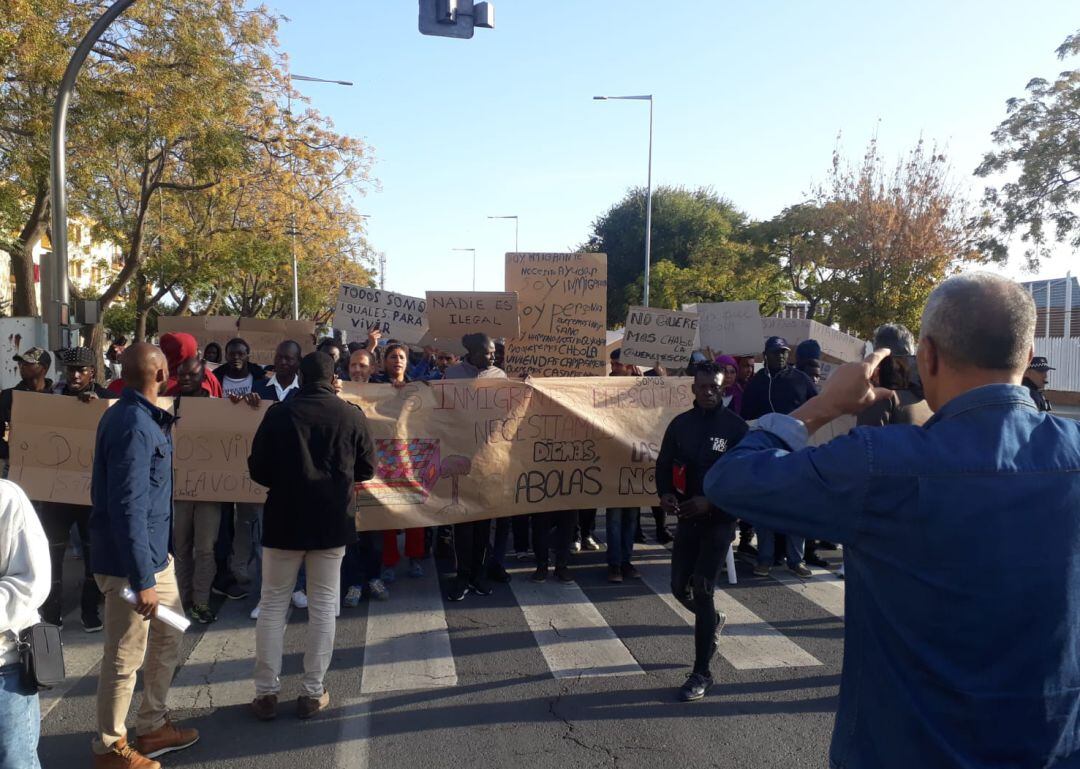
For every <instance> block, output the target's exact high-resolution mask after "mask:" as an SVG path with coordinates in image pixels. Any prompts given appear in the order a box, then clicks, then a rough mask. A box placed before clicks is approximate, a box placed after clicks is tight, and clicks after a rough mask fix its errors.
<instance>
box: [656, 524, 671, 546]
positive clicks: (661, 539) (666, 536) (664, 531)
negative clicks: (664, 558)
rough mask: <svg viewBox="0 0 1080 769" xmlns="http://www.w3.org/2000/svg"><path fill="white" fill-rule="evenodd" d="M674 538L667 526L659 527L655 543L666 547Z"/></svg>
mask: <svg viewBox="0 0 1080 769" xmlns="http://www.w3.org/2000/svg"><path fill="white" fill-rule="evenodd" d="M674 539H675V538H674V537H673V536H671V532H670V531H668V528H667V526H661V527H659V528H658V529H657V530H656V541H657V542H658V543H659V544H661V545H666V544H667V543H668V542H671V541H672V540H674Z"/></svg>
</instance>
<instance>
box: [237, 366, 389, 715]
mask: <svg viewBox="0 0 1080 769" xmlns="http://www.w3.org/2000/svg"><path fill="white" fill-rule="evenodd" d="M333 376H334V361H333V359H331V357H330V356H329V355H327V354H325V353H321V352H313V353H311V354H309V355H307V356H306V357H305V358H304V359H303V361H302V362H301V363H300V377H301V380H302V381H303V383H304V384H303V386H302V387H301V388H300V392H299V393H297V394H296V395H295V396H293V397H291V398H289V399H288V400H287V401H284V402H281V403H277V404H275V405H273V406H271V407H270V409H269V411H267V412H266V416H265V417H263V421H262V424H261V425H259V429H258V431H257V432H256V433H255V438H254V440H253V441H252V443H251V456H250V457H248V470H249V471H250V473H251V479H252V480H253V481H255V482H256V483H261V484H262V485H263V486H266V487H267V488H268V489H269V492H268V493H267V495H266V507H265V511H264V514H263V536H262V545H263V586H262V597H261V601H260V612H259V621H258V625H256V628H255V694H256V697H255V700H254V702H252V703H251V706H252V710H253V711H254V712H255V715H256V716H257V717H258V718H259V719H260V720H264V721H269V720H270V719H272V718H274V717H275V716H276V715H277V700H278V693H279V692H280V690H281V680H280V679H279V675H280V673H281V654H282V644H283V641H284V637H285V611H286V609H288V607H289V600H290V598H291V596H292V592H293V586H294V585H295V584H296V575H297V573H298V572H299V571H300V565H301V564H303V565H304V566H305V568H306V569H307V585H308V635H307V641H306V643H305V648H306V652H305V653H304V678H303V684H302V688H303V692H302V694H301V696H300V697H299V699H298V700H297V715H298V716H299V717H300V718H310V717H311V716H313V715H315V714H316V713H318V712H319V711H320V710H324V709H325V708H326V707H327V705H329V704H330V695H329V693H328V692H327V691H326V689H325V688H324V687H323V679H324V678H325V676H326V671H327V669H328V668H329V667H330V657H331V655H332V653H333V650H334V630H335V619H334V617H335V615H336V613H337V609H338V605H339V602H340V596H339V595H338V593H339V592H340V587H341V559H342V558H343V557H344V555H345V548H346V546H348V545H351V544H352V543H353V542H355V541H356V524H355V521H354V518H353V511H352V502H353V485H354V483H356V482H359V481H366V480H368V479H370V478H371V477H372V476H373V475H374V474H375V467H374V461H375V457H374V450H373V448H372V441H371V434H370V433H369V432H368V427H367V420H366V419H365V418H364V414H363V412H362V411H360V409H359V408H357V407H356V406H354V405H352V404H351V403H348V402H347V401H344V400H342V399H340V398H338V397H337V394H336V393H335V392H334V388H333V385H332V379H333Z"/></svg>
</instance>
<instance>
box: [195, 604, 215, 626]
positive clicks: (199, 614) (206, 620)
mask: <svg viewBox="0 0 1080 769" xmlns="http://www.w3.org/2000/svg"><path fill="white" fill-rule="evenodd" d="M188 616H189V617H191V619H193V620H195V621H196V622H198V623H199V624H200V625H209V624H210V623H211V622H214V621H216V620H217V616H215V615H214V612H212V611H210V607H209V606H203V605H200V604H195V605H194V606H192V607H191V608H190V609H189V610H188Z"/></svg>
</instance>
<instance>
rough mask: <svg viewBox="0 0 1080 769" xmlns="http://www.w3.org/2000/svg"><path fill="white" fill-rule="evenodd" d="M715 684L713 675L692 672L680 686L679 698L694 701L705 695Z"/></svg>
mask: <svg viewBox="0 0 1080 769" xmlns="http://www.w3.org/2000/svg"><path fill="white" fill-rule="evenodd" d="M712 685H713V679H712V676H711V675H702V674H701V673H691V674H690V675H689V676H687V677H686V683H685V684H683V685H682V686H680V687H679V699H680V700H682V701H683V702H694V701H695V700H700V699H703V698H704V697H705V693H706V692H707V691H709V688H710V687H711V686H712Z"/></svg>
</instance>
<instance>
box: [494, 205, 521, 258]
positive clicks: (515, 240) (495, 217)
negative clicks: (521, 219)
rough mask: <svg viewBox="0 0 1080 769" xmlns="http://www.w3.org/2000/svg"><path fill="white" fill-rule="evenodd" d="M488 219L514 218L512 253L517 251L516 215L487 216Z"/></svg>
mask: <svg viewBox="0 0 1080 769" xmlns="http://www.w3.org/2000/svg"><path fill="white" fill-rule="evenodd" d="M488 219H513V220H514V253H517V252H518V215H517V214H511V215H510V216H489V217H488Z"/></svg>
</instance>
